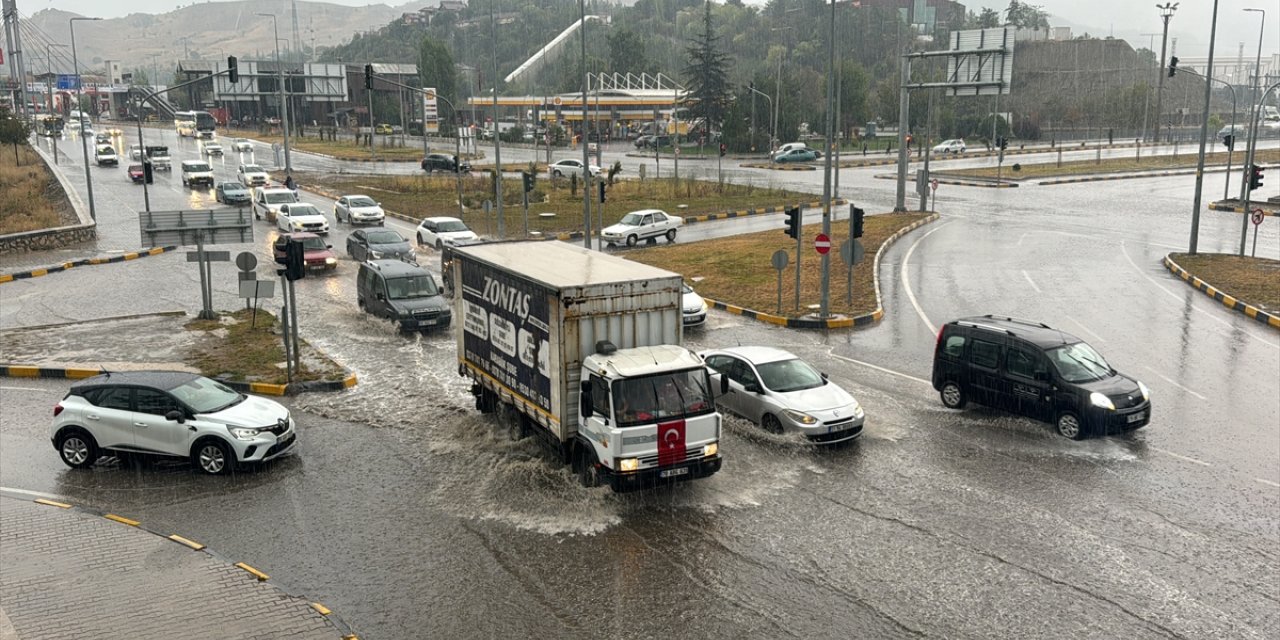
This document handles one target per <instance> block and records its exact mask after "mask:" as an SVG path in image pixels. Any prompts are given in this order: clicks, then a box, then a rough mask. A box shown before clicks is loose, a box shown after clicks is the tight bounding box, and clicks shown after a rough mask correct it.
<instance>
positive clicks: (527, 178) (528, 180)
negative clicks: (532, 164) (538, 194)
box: [520, 171, 538, 193]
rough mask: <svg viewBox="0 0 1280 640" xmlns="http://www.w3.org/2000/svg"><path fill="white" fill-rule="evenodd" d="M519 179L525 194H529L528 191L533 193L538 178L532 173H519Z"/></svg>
mask: <svg viewBox="0 0 1280 640" xmlns="http://www.w3.org/2000/svg"><path fill="white" fill-rule="evenodd" d="M520 179H521V180H522V181H523V182H524V192H525V193H529V192H530V191H533V187H534V185H535V184H537V182H538V176H536V175H534V174H532V173H529V172H528V171H522V172H520Z"/></svg>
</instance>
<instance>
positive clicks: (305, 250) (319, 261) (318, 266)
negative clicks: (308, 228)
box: [271, 232, 338, 272]
mask: <svg viewBox="0 0 1280 640" xmlns="http://www.w3.org/2000/svg"><path fill="white" fill-rule="evenodd" d="M290 240H296V241H298V242H301V243H302V262H303V265H304V266H305V267H306V269H307V271H329V272H333V271H334V270H335V269H337V268H338V256H337V255H336V254H335V253H334V252H333V245H331V244H329V243H327V242H325V240H324V238H321V237H320V236H318V235H316V234H314V233H308V232H300V233H282V234H280V236H279V237H278V238H277V239H276V242H275V244H274V245H272V248H271V251H272V254H273V255H274V256H275V259H276V260H282V259H283V258H284V256H285V245H286V244H288V243H289V241H290Z"/></svg>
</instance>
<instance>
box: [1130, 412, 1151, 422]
mask: <svg viewBox="0 0 1280 640" xmlns="http://www.w3.org/2000/svg"><path fill="white" fill-rule="evenodd" d="M1146 416H1147V412H1146V411H1139V412H1137V413H1135V414H1133V415H1131V416H1129V423H1130V424H1132V423H1134V422H1142V419H1143V418H1145V417H1146Z"/></svg>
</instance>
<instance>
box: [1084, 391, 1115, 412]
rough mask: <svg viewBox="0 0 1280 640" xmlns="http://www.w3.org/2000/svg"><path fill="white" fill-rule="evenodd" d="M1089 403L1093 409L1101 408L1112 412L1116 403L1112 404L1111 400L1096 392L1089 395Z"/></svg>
mask: <svg viewBox="0 0 1280 640" xmlns="http://www.w3.org/2000/svg"><path fill="white" fill-rule="evenodd" d="M1089 402H1090V403H1092V404H1093V406H1095V407H1102V408H1103V409H1110V410H1112V411H1115V410H1116V403H1114V402H1112V401H1111V398H1108V397H1107V396H1106V395H1104V394H1101V393H1098V392H1097V391H1094V392H1093V393H1091V394H1089Z"/></svg>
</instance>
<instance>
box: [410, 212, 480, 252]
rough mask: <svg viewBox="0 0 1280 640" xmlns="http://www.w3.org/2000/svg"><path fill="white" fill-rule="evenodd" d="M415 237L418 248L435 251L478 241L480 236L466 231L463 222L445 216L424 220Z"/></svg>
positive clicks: (465, 225)
mask: <svg viewBox="0 0 1280 640" xmlns="http://www.w3.org/2000/svg"><path fill="white" fill-rule="evenodd" d="M417 235H418V246H420V247H431V248H433V249H435V250H436V251H440V250H441V249H443V248H444V247H446V246H449V247H457V246H461V245H464V244H472V243H474V242H478V241H479V240H480V236H477V235H476V232H474V231H472V230H471V229H468V228H467V224H466V223H465V222H463V221H461V220H459V219H457V218H450V217H447V216H435V217H432V218H424V219H423V220H422V222H421V223H420V224H418V231H417Z"/></svg>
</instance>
